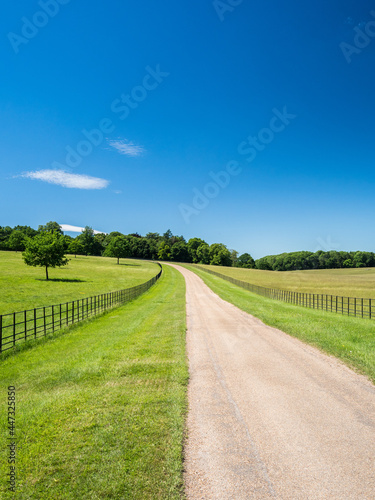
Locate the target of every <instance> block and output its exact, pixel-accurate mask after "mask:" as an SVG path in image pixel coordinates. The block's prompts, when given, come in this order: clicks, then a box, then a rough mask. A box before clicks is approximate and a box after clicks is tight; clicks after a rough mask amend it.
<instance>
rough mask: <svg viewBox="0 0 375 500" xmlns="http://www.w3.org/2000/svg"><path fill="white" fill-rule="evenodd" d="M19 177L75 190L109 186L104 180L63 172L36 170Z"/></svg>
mask: <svg viewBox="0 0 375 500" xmlns="http://www.w3.org/2000/svg"><path fill="white" fill-rule="evenodd" d="M20 177H24V178H27V179H35V180H39V181H44V182H48V183H50V184H58V185H59V186H63V187H66V188H75V189H104V188H106V187H107V186H108V184H109V181H107V180H106V179H100V178H99V177H91V176H89V175H80V174H71V173H69V172H65V170H48V169H47V170H36V171H34V172H24V173H23V174H21V175H20Z"/></svg>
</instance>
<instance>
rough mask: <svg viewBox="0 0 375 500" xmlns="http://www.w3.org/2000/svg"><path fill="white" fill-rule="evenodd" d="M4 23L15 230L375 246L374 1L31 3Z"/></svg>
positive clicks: (311, 246)
mask: <svg viewBox="0 0 375 500" xmlns="http://www.w3.org/2000/svg"><path fill="white" fill-rule="evenodd" d="M0 28H1V29H0V34H1V37H0V57H1V61H2V72H1V74H2V76H1V87H0V88H1V90H0V110H1V113H0V120H1V130H2V133H1V136H0V158H1V176H0V178H1V198H0V200H1V201H0V215H1V216H0V225H3V226H5V225H10V226H14V225H17V224H22V225H24V224H27V225H30V226H32V227H37V226H38V225H39V224H44V223H46V222H47V221H49V220H56V221H57V222H59V223H60V224H71V225H75V226H86V225H89V226H92V227H93V228H94V229H97V230H100V231H104V232H110V231H115V230H119V231H121V232H123V233H131V232H136V231H137V232H139V233H141V234H146V233H147V232H149V231H152V232H154V231H157V232H161V233H163V232H165V231H166V230H167V229H168V228H170V229H171V230H172V232H173V233H174V234H178V235H180V234H183V235H184V236H185V237H186V238H190V237H193V236H198V237H201V238H203V239H205V240H206V241H207V242H208V243H214V242H223V243H225V244H226V245H227V246H228V247H229V248H235V249H237V250H238V251H240V252H241V253H242V252H245V251H248V252H249V253H251V254H252V255H253V256H254V257H256V258H257V257H261V256H263V255H266V254H276V253H280V252H284V251H294V250H312V251H315V250H317V249H323V250H329V249H336V250H357V249H361V250H369V251H374V248H375V233H374V231H373V221H374V215H375V214H374V195H373V191H374V185H375V182H374V181H375V170H374V164H375V152H374V117H375V99H374V88H375V85H374V80H375V71H374V67H375V5H374V4H373V2H370V1H360V2H358V1H356V2H355V1H354V0H353V1H346V0H340V1H339V0H332V1H330V2H323V1H322V0H317V1H316V2H314V3H311V4H309V5H306V4H305V2H297V1H296V0H294V1H290V0H286V1H284V2H279V1H276V0H270V1H268V2H265V1H264V0H263V1H260V0H259V1H258V0H243V1H242V2H241V0H223V1H219V0H215V1H212V0H209V1H205V0H189V1H183V0H182V1H179V2H176V1H172V0H164V1H163V2H155V1H151V0H139V1H138V2H123V1H121V0H108V1H107V2H89V1H88V0H59V1H57V0H40V1H39V2H38V1H32V0H27V1H25V0H18V1H17V2H5V3H4V5H3V6H2V16H1V18H0ZM220 172H225V173H221V174H220Z"/></svg>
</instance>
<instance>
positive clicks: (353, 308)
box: [196, 266, 375, 319]
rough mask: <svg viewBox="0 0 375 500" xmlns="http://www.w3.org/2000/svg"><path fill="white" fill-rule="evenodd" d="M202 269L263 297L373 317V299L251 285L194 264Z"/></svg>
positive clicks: (374, 311) (330, 310) (374, 308)
mask: <svg viewBox="0 0 375 500" xmlns="http://www.w3.org/2000/svg"><path fill="white" fill-rule="evenodd" d="M196 267H198V268H199V269H202V271H206V272H207V273H210V274H213V275H215V276H218V277H219V278H222V279H224V280H226V281H229V282H230V283H233V284H234V285H237V286H240V287H242V288H245V289H246V290H249V291H250V292H254V293H256V294H258V295H262V296H263V297H268V298H270V299H276V300H282V301H284V302H289V303H291V304H295V305H298V306H303V307H310V308H311V309H321V310H323V311H329V312H335V313H338V314H345V315H347V316H356V317H360V318H367V319H374V318H375V299H364V298H358V297H341V296H338V295H325V294H320V293H306V292H294V291H291V290H280V289H279V288H266V287H263V286H259V285H253V284H251V283H247V282H246V281H241V280H238V279H236V278H232V277H231V276H226V275H225V274H221V273H218V272H216V271H212V270H211V269H207V268H206V267H201V266H196Z"/></svg>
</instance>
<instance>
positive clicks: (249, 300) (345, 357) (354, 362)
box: [185, 265, 375, 383]
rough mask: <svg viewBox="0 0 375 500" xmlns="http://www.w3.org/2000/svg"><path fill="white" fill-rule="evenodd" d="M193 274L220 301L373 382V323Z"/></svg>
mask: <svg viewBox="0 0 375 500" xmlns="http://www.w3.org/2000/svg"><path fill="white" fill-rule="evenodd" d="M185 267H186V268H187V269H190V270H191V271H193V272H195V273H196V274H197V275H198V276H200V277H201V278H202V279H203V281H204V282H205V283H206V285H208V286H209V287H210V288H211V289H212V290H213V291H214V292H215V293H217V294H218V295H219V296H220V297H221V298H222V299H224V300H226V301H228V302H230V303H232V304H234V305H235V306H237V307H238V308H240V309H242V310H243V311H246V312H248V313H250V314H252V315H253V316H255V317H257V318H259V319H260V320H262V321H263V322H264V323H265V324H267V325H270V326H274V327H276V328H278V329H280V330H282V331H283V332H286V333H288V334H290V335H292V336H293V337H296V338H298V339H300V340H302V341H303V342H306V343H308V344H311V345H313V346H315V347H318V348H319V349H321V350H322V351H324V352H326V353H328V354H331V355H333V356H335V357H337V358H339V359H340V360H342V361H343V362H344V363H346V364H347V365H348V366H350V367H351V368H353V369H355V370H357V371H359V372H360V373H362V374H364V375H366V376H368V377H369V378H370V379H371V380H372V382H373V383H374V382H375V321H374V320H367V319H359V318H352V317H347V316H341V315H339V314H335V313H330V312H323V311H317V310H314V309H307V308H304V307H300V306H295V305H291V304H286V303H284V302H280V301H277V300H272V299H268V298H265V297H262V296H259V295H256V294H254V293H251V292H249V291H247V290H245V289H243V288H240V287H238V286H236V285H233V284H231V283H229V282H228V281H225V280H223V279H221V278H218V277H216V276H213V275H211V274H208V273H206V272H205V271H202V270H200V269H198V268H196V267H194V266H189V265H186V266H185Z"/></svg>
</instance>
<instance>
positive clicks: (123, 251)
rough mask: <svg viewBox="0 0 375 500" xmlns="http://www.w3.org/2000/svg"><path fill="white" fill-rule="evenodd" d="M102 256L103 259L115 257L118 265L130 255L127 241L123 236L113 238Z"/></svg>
mask: <svg viewBox="0 0 375 500" xmlns="http://www.w3.org/2000/svg"><path fill="white" fill-rule="evenodd" d="M103 255H104V256H105V257H115V258H116V259H117V264H120V259H125V258H126V257H130V255H131V250H130V246H129V241H128V240H127V239H126V238H125V236H123V235H121V236H115V237H114V238H112V239H111V241H110V242H109V243H108V245H107V246H106V249H105V250H104V254H103Z"/></svg>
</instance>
